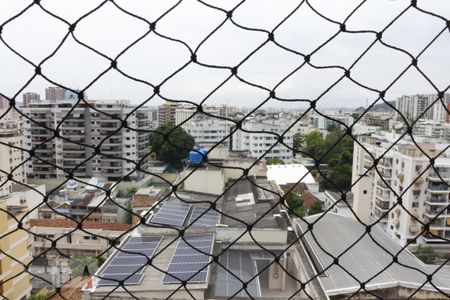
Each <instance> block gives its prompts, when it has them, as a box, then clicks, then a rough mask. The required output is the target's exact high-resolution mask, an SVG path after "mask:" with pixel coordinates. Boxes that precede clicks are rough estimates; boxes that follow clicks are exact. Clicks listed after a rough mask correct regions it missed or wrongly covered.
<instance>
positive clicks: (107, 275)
mask: <svg viewBox="0 0 450 300" xmlns="http://www.w3.org/2000/svg"><path fill="white" fill-rule="evenodd" d="M161 240H162V236H145V237H131V238H129V239H128V240H127V241H126V243H125V244H124V245H123V246H122V247H121V248H120V250H118V251H117V254H115V255H114V257H113V258H112V259H111V260H110V261H109V262H108V264H107V265H106V267H104V269H103V271H102V272H101V274H100V275H99V277H100V281H99V282H98V284H97V285H98V286H107V285H119V281H124V284H125V285H136V284H139V283H141V281H142V278H143V277H144V270H145V267H146V266H147V261H148V258H151V257H152V256H153V254H154V253H155V251H156V249H157V248H158V246H159V244H160V243H161ZM121 250H124V251H127V252H123V251H121ZM128 252H129V253H128ZM131 274H133V275H131ZM130 275H131V276H130Z"/></svg>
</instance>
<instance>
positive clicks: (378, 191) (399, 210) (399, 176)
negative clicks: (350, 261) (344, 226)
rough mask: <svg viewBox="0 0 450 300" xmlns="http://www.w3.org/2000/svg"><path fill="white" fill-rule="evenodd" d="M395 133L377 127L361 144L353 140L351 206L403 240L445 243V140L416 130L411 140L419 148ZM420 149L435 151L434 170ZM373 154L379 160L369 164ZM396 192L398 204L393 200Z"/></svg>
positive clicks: (449, 226) (448, 166)
mask: <svg viewBox="0 0 450 300" xmlns="http://www.w3.org/2000/svg"><path fill="white" fill-rule="evenodd" d="M399 139H400V136H399V135H398V134H395V133H388V132H379V133H377V134H372V135H371V136H361V137H359V142H360V143H361V145H359V144H358V143H354V154H353V170H352V171H353V173H352V182H356V183H355V185H354V186H353V188H352V192H353V193H354V201H353V209H354V210H355V212H356V214H357V215H358V216H359V217H360V218H361V219H362V220H363V221H364V222H366V223H372V222H375V221H376V220H381V221H380V224H381V225H382V227H383V228H384V230H385V231H386V232H387V233H388V234H389V235H390V236H392V237H393V238H394V239H395V240H396V241H398V242H399V243H400V244H401V245H406V244H407V243H409V242H410V243H414V244H415V243H418V244H429V245H433V246H435V247H437V248H439V247H443V246H448V243H446V240H444V239H447V241H448V239H449V238H450V210H449V209H448V205H449V204H450V200H449V195H450V188H449V182H450V151H448V150H446V149H445V148H446V145H447V144H439V142H442V141H438V140H433V139H430V138H426V137H418V136H417V137H414V140H415V142H416V143H418V144H419V146H420V149H419V148H418V147H417V146H416V145H415V144H414V143H413V142H412V141H411V140H410V139H409V138H408V137H404V138H402V139H400V140H399ZM397 140H399V141H397ZM393 144H395V145H394V146H392V145H393ZM444 150H445V151H444ZM422 151H423V152H425V153H426V154H427V155H429V156H430V157H436V156H437V155H438V154H439V156H438V157H437V158H435V162H434V167H435V168H436V170H437V173H436V172H435V171H434V170H433V169H432V168H431V167H430V161H429V159H428V158H427V157H426V156H425V154H424V153H423V152H422ZM372 156H373V157H374V158H375V159H376V160H377V161H378V163H377V166H376V169H375V168H373V167H372V166H373V164H374V159H373V158H372ZM437 174H439V176H438V175H437ZM358 180H359V181H358ZM399 196H400V197H401V201H402V206H400V205H398V204H397V201H398V197H399ZM392 207H394V209H392V210H390V211H389V209H391V208H392ZM388 211H389V212H388ZM435 217H436V220H434V218H435ZM419 221H420V222H422V223H424V224H428V223H429V230H428V231H426V232H425V233H424V234H423V235H421V234H420V233H421V231H422V228H423V226H422V224H421V223H420V222H419Z"/></svg>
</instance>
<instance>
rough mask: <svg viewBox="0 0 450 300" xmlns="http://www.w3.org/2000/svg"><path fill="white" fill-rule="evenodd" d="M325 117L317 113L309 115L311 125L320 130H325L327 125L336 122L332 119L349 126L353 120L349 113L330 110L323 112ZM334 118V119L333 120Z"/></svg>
mask: <svg viewBox="0 0 450 300" xmlns="http://www.w3.org/2000/svg"><path fill="white" fill-rule="evenodd" d="M325 115H326V116H327V117H324V116H322V115H319V114H312V115H311V116H310V118H311V125H312V126H313V127H314V128H316V129H320V130H327V129H328V126H330V125H332V124H336V122H335V121H334V120H337V121H339V122H341V123H343V124H345V125H346V126H351V125H352V124H353V122H354V118H353V117H352V116H351V115H350V114H346V113H339V112H330V113H325ZM333 119H334V120H333Z"/></svg>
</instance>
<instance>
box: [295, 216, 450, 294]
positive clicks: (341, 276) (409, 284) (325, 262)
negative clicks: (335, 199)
mask: <svg viewBox="0 0 450 300" xmlns="http://www.w3.org/2000/svg"><path fill="white" fill-rule="evenodd" d="M321 216H322V214H320V215H314V216H311V217H307V218H305V219H306V221H307V222H309V223H313V222H315V221H316V220H317V219H318V218H319V217H321ZM296 222H297V224H298V225H299V226H300V228H301V231H302V232H305V231H306V230H307V228H308V226H307V224H306V223H305V222H303V221H301V220H300V219H297V220H296ZM313 230H314V238H313V237H312V235H311V233H310V232H307V233H306V234H305V235H304V238H302V241H303V244H304V245H305V247H306V249H309V250H308V252H309V255H310V257H311V258H312V261H313V262H314V265H315V268H316V270H317V271H318V272H322V271H323V273H322V275H321V276H320V277H319V279H320V281H321V283H322V285H323V287H324V289H325V291H326V293H327V294H328V295H329V296H332V295H338V294H345V293H354V292H357V291H358V290H359V289H360V283H359V282H357V281H356V280H355V279H354V278H353V277H352V276H350V275H349V274H348V273H350V274H352V275H353V276H354V277H356V278H358V280H359V281H360V282H365V281H368V280H369V279H371V278H372V277H374V278H373V279H371V280H370V281H369V282H368V283H367V284H366V285H365V289H366V290H369V291H370V290H378V289H385V288H389V287H397V286H403V287H406V288H413V289H417V288H419V287H421V286H422V284H423V283H424V282H427V276H426V275H425V274H431V273H432V272H433V269H435V267H433V266H429V265H425V264H424V263H423V262H422V261H421V260H419V259H418V258H417V257H416V256H414V255H413V254H412V253H410V252H409V251H407V250H404V249H402V247H401V246H400V245H399V244H398V243H397V242H395V241H394V240H392V238H391V237H389V236H388V235H387V234H386V233H385V232H384V231H383V230H382V229H381V228H380V227H378V226H374V227H373V228H372V231H371V233H370V235H368V234H365V233H366V229H365V226H363V225H362V224H360V223H359V222H358V221H357V220H355V219H353V218H347V217H344V216H341V215H338V214H334V213H327V214H326V215H325V216H323V217H322V218H321V219H320V220H319V221H317V223H314V225H313ZM363 235H364V236H363ZM361 236H363V237H362V238H361V240H359V241H358V242H357V243H356V244H355V245H354V246H353V247H351V248H350V249H349V250H348V251H347V252H345V251H346V250H347V248H349V245H352V244H353V243H355V242H356V241H357V240H358V239H359V238H360V237H361ZM319 245H320V246H319ZM325 251H326V252H328V253H329V254H331V255H329V254H327V253H326V252H325ZM386 251H387V252H389V253H391V254H393V255H395V254H398V255H397V257H398V263H392V256H391V255H390V254H388V253H387V252H386ZM343 252H345V254H343V255H342V256H341V257H340V258H339V265H337V264H335V263H334V257H337V256H339V255H340V254H341V253H343ZM332 256H333V257H332ZM384 268H386V270H384V271H383V269H384ZM343 269H345V270H347V271H348V273H347V272H344V271H343ZM379 272H380V273H379ZM422 272H423V273H425V274H423V273H422ZM378 273H379V274H378ZM432 282H433V285H434V286H436V287H438V288H440V289H441V290H443V291H445V292H446V293H449V292H450V272H449V270H448V269H447V268H442V269H440V270H439V271H437V272H436V274H434V275H433V280H432ZM421 289H422V290H426V291H436V289H435V288H434V287H433V286H432V285H430V284H429V283H427V284H425V285H424V286H423V287H422V288H421Z"/></svg>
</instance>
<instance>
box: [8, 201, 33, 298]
mask: <svg viewBox="0 0 450 300" xmlns="http://www.w3.org/2000/svg"><path fill="white" fill-rule="evenodd" d="M7 212H8V213H7ZM27 212H28V210H27V209H26V207H24V206H9V205H6V201H5V200H4V199H1V198H0V295H1V296H2V298H5V299H25V298H27V297H29V296H30V293H31V276H30V274H29V273H27V272H26V269H25V268H24V265H27V264H29V263H30V262H31V260H32V257H31V253H30V251H29V249H30V247H31V244H30V240H29V236H28V232H27V230H29V228H30V223H29V221H28V217H27V216H26V214H27ZM11 216H14V217H15V218H16V219H17V220H22V229H17V220H16V219H14V218H13V217H11Z"/></svg>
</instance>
